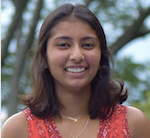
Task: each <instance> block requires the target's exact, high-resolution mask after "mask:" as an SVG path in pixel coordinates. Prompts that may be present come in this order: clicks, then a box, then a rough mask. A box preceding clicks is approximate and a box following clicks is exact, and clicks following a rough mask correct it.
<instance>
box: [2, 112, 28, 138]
mask: <svg viewBox="0 0 150 138" xmlns="http://www.w3.org/2000/svg"><path fill="white" fill-rule="evenodd" d="M1 136H2V138H28V125H27V120H26V116H25V113H23V112H20V113H17V114H15V115H13V116H11V117H10V118H8V119H7V120H6V122H5V123H4V125H3V127H2V131H1Z"/></svg>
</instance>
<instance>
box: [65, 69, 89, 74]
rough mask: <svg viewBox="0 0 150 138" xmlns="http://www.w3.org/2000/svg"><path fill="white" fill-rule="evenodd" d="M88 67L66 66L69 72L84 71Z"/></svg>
mask: <svg viewBox="0 0 150 138" xmlns="http://www.w3.org/2000/svg"><path fill="white" fill-rule="evenodd" d="M85 69H86V68H66V70H67V71H68V72H72V73H79V72H82V71H84V70H85Z"/></svg>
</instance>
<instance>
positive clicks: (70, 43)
mask: <svg viewBox="0 0 150 138" xmlns="http://www.w3.org/2000/svg"><path fill="white" fill-rule="evenodd" d="M46 55H47V62H48V66H49V70H50V72H51V74H52V76H53V78H54V81H55V85H56V88H57V89H59V88H64V89H72V90H79V89H83V88H85V87H89V86H91V81H92V80H93V78H94V77H95V75H96V73H97V71H98V69H99V66H100V58H101V50H100V42H99V39H98V37H97V35H96V32H95V30H94V29H93V28H92V27H91V26H90V25H89V24H88V23H86V22H83V21H81V20H79V19H77V18H76V19H68V20H67V19H66V20H63V21H60V22H59V23H58V24H57V25H56V26H55V27H54V28H53V29H52V35H51V37H50V38H49V39H48V43H47V51H46Z"/></svg>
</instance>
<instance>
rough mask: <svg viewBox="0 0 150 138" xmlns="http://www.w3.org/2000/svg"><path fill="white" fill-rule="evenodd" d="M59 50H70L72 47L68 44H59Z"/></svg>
mask: <svg viewBox="0 0 150 138" xmlns="http://www.w3.org/2000/svg"><path fill="white" fill-rule="evenodd" d="M57 46H58V47H59V48H61V49H66V48H69V47H70V45H69V44H67V43H62V44H59V45H57Z"/></svg>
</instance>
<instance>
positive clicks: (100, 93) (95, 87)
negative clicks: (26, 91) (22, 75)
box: [23, 4, 127, 119]
mask: <svg viewBox="0 0 150 138" xmlns="http://www.w3.org/2000/svg"><path fill="white" fill-rule="evenodd" d="M70 17H74V18H78V19H79V20H81V21H84V22H87V23H88V24H89V25H90V26H91V27H92V28H93V29H94V30H95V32H96V34H97V37H98V39H99V41H100V50H101V60H100V70H98V72H97V74H96V76H95V77H94V79H93V80H92V90H91V98H90V103H89V114H90V117H91V118H96V117H99V118H100V119H102V118H106V117H108V116H110V115H111V113H112V112H113V108H114V104H116V103H122V102H124V101H125V100H126V99H127V90H125V91H124V90H123V87H124V84H123V82H119V83H118V84H120V85H118V84H116V83H114V82H113V81H112V79H111V77H110V61H111V54H110V51H109V50H108V48H107V44H106V38H105V34H104V31H103V28H102V26H101V24H100V22H99V21H98V19H97V18H96V16H95V15H94V14H93V13H92V12H91V11H90V10H89V9H87V8H86V7H85V6H83V5H80V4H78V5H75V6H74V5H71V4H65V5H62V6H60V7H58V8H57V9H56V10H54V11H53V12H51V13H50V14H49V15H48V17H47V18H46V19H45V20H44V22H43V24H42V27H41V30H40V33H39V37H38V43H37V51H36V53H35V56H34V59H33V63H32V70H31V73H32V79H33V84H34V89H33V92H32V93H31V94H30V95H29V96H28V97H24V99H23V103H24V104H25V105H26V106H27V107H29V108H30V109H31V112H32V113H33V114H34V115H36V116H38V117H41V118H44V117H47V116H49V117H52V116H57V115H58V116H60V113H59V108H60V103H59V101H58V99H57V96H56V91H55V82H54V78H53V76H52V74H51V72H50V71H49V69H48V68H45V66H46V64H47V58H46V50H47V41H48V39H49V38H50V37H51V35H52V29H53V27H54V26H56V25H57V23H58V22H61V21H62V20H67V19H69V18H70ZM62 81H63V80H62Z"/></svg>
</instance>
